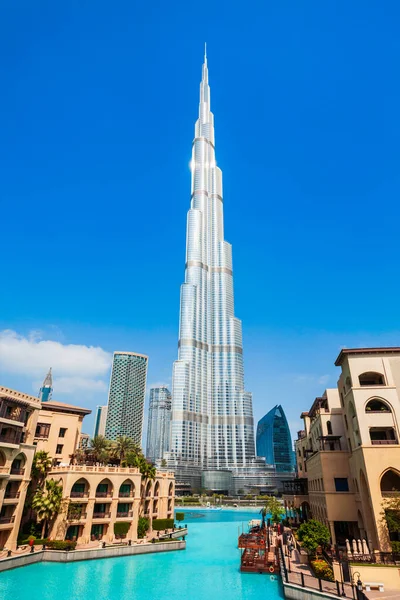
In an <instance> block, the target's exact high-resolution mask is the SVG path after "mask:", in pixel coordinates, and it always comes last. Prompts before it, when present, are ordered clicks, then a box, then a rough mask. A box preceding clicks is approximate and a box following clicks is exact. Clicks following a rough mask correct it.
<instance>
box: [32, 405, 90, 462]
mask: <svg viewBox="0 0 400 600" xmlns="http://www.w3.org/2000/svg"><path fill="white" fill-rule="evenodd" d="M91 412H92V411H91V410H88V409H87V408H81V407H80V406H72V405H71V404H65V403H64V402H55V401H53V400H51V401H50V402H43V403H42V405H41V408H40V412H39V417H38V422H37V425H36V430H35V439H34V443H35V445H36V448H37V450H45V451H46V452H48V453H49V455H50V456H51V458H52V459H54V462H55V463H56V464H57V465H69V463H70V457H71V455H72V454H74V453H75V450H76V449H77V448H78V447H79V445H80V442H81V435H82V434H81V430H82V422H83V419H84V417H85V416H86V415H90V413H91Z"/></svg>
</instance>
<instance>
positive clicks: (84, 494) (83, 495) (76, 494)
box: [70, 491, 89, 498]
mask: <svg viewBox="0 0 400 600" xmlns="http://www.w3.org/2000/svg"><path fill="white" fill-rule="evenodd" d="M88 496H89V492H74V491H72V492H71V494H70V497H71V498H88Z"/></svg>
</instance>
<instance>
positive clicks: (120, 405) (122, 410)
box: [105, 352, 148, 445]
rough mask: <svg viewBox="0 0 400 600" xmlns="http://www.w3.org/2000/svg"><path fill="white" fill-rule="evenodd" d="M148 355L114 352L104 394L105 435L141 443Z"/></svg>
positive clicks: (110, 438)
mask: <svg viewBox="0 0 400 600" xmlns="http://www.w3.org/2000/svg"><path fill="white" fill-rule="evenodd" d="M147 363H148V357H147V356H144V355H143V354H137V353H136V352H114V357H113V366H112V373H111V381H110V390H109V393H108V410H107V419H106V431H105V436H106V438H107V439H109V440H115V439H116V438H117V437H118V436H120V435H126V436H128V437H130V438H132V439H133V440H134V441H135V442H136V443H137V444H138V445H140V444H141V443H142V430H143V415H144V399H145V394H146V378H147Z"/></svg>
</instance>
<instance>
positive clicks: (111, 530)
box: [107, 498, 118, 542]
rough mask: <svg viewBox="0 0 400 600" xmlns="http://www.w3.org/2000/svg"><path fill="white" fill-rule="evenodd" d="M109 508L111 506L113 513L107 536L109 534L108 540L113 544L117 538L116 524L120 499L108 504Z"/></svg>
mask: <svg viewBox="0 0 400 600" xmlns="http://www.w3.org/2000/svg"><path fill="white" fill-rule="evenodd" d="M108 506H109V512H110V513H111V521H110V523H109V526H108V532H107V534H108V540H109V541H110V542H113V541H114V538H115V534H114V523H115V522H116V520H117V511H118V498H113V499H112V502H111V504H108Z"/></svg>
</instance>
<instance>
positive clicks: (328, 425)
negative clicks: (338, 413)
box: [326, 421, 332, 435]
mask: <svg viewBox="0 0 400 600" xmlns="http://www.w3.org/2000/svg"><path fill="white" fill-rule="evenodd" d="M326 429H327V431H328V435H332V423H331V422H330V421H327V422H326Z"/></svg>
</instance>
